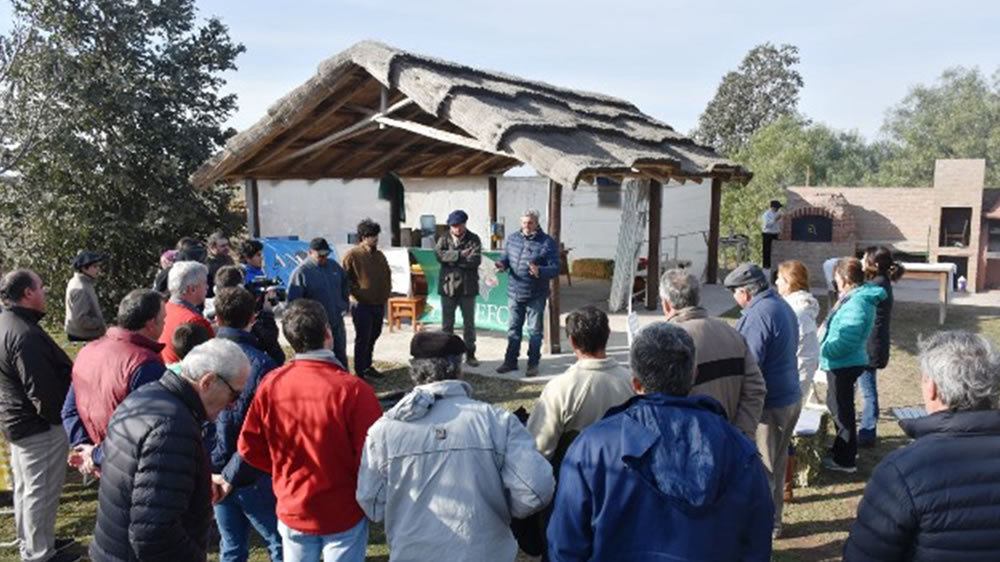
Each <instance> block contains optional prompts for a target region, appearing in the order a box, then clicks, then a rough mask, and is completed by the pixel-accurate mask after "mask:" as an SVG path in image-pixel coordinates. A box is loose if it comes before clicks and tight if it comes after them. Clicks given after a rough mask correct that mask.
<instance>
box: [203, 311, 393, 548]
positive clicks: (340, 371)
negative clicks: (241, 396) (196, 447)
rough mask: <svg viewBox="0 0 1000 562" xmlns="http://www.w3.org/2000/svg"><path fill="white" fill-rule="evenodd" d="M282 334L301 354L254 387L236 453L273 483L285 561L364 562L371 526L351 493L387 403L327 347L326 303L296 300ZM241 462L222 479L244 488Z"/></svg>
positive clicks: (235, 464)
mask: <svg viewBox="0 0 1000 562" xmlns="http://www.w3.org/2000/svg"><path fill="white" fill-rule="evenodd" d="M282 328H283V330H284V334H285V337H286V338H287V339H288V343H290V344H291V346H292V349H294V350H295V352H296V355H295V357H293V358H292V360H291V361H290V362H289V363H287V364H285V365H284V366H283V367H279V368H278V369H275V370H274V371H271V373H270V374H269V375H268V376H267V378H266V379H265V380H264V382H263V383H261V385H260V387H259V388H258V390H257V395H256V397H255V398H254V401H253V403H252V404H251V405H250V410H249V411H248V412H247V416H246V420H245V421H244V423H243V430H242V432H241V433H240V438H239V442H238V445H237V448H238V452H239V455H240V457H241V460H242V461H245V462H246V463H247V464H249V465H250V466H252V467H253V468H256V469H258V470H261V471H264V472H267V473H269V474H271V476H272V478H273V481H274V494H275V496H276V497H277V499H278V508H277V511H278V531H279V532H280V533H281V537H282V547H283V550H284V556H285V560H295V561H303V562H319V561H320V560H341V561H358V562H360V561H362V560H364V558H365V551H366V547H367V543H368V523H367V520H366V519H365V515H364V512H363V511H361V507H359V506H358V504H357V501H356V500H355V499H354V495H355V490H356V489H357V484H358V467H359V465H360V463H361V453H362V450H363V447H364V443H365V437H366V436H367V434H368V428H369V427H370V426H371V425H372V424H373V423H375V420H377V419H378V418H379V417H381V416H382V407H381V406H380V405H379V402H378V399H377V398H376V397H375V391H373V390H372V388H371V386H369V385H368V384H367V383H365V382H364V381H363V380H362V379H360V378H358V377H354V376H351V375H350V374H349V373H348V372H347V371H346V370H344V368H343V367H341V365H340V362H339V361H338V360H337V357H336V356H335V355H334V353H333V351H331V350H330V349H331V347H332V343H333V334H332V333H331V331H330V325H329V322H328V321H327V318H326V311H325V310H324V308H323V306H322V305H321V304H320V303H318V302H316V301H313V300H309V299H300V300H297V301H295V302H293V303H292V305H291V306H290V307H289V308H288V310H287V311H286V312H285V315H284V319H283V321H282ZM240 464H241V463H239V462H236V463H230V465H231V467H232V468H233V470H228V469H227V473H226V474H224V475H223V477H224V478H225V480H227V481H228V482H232V483H234V484H236V485H239V484H241V483H242V481H243V478H242V475H243V474H244V473H245V467H239V465H240Z"/></svg>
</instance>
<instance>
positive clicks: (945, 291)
mask: <svg viewBox="0 0 1000 562" xmlns="http://www.w3.org/2000/svg"><path fill="white" fill-rule="evenodd" d="M903 267H904V268H906V272H905V273H903V279H925V280H926V279H929V280H937V282H938V301H939V304H938V307H939V308H938V324H944V319H945V316H946V315H947V309H948V295H949V294H950V293H951V287H952V283H953V278H954V277H955V274H956V273H957V272H958V266H956V265H955V264H953V263H904V264H903Z"/></svg>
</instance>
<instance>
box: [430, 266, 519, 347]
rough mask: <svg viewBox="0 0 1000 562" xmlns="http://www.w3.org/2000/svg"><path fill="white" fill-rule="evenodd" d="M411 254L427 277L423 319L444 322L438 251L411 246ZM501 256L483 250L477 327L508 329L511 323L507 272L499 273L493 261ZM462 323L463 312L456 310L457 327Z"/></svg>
mask: <svg viewBox="0 0 1000 562" xmlns="http://www.w3.org/2000/svg"><path fill="white" fill-rule="evenodd" d="M410 253H411V254H413V257H414V258H416V260H417V263H419V264H420V267H421V268H423V270H424V275H425V276H426V277H427V302H426V305H425V306H424V314H423V316H421V317H420V321H421V322H422V323H424V324H439V325H440V324H441V297H440V295H438V277H439V276H440V275H441V263H440V262H438V260H437V256H436V255H435V254H434V250H425V249H420V248H410ZM498 259H500V252H483V263H482V264H480V265H479V295H478V296H477V297H476V328H477V329H483V330H498V331H501V332H506V331H507V324H508V322H510V308H509V307H508V306H507V278H508V277H509V276H508V275H507V274H506V273H497V268H496V266H495V265H494V264H493V262H495V261H496V260H498ZM461 325H462V312H461V311H460V310H458V311H455V326H456V327H458V326H461Z"/></svg>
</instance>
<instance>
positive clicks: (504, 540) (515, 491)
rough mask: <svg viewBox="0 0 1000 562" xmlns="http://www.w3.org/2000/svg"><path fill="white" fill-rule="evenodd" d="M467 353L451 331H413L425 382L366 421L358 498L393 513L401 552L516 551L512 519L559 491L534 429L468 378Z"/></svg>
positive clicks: (417, 377)
mask: <svg viewBox="0 0 1000 562" xmlns="http://www.w3.org/2000/svg"><path fill="white" fill-rule="evenodd" d="M465 352H466V348H465V344H463V343H462V340H461V338H459V337H458V336H456V335H453V334H448V333H445V332H419V333H417V334H416V335H415V336H413V339H412V340H411V342H410V354H411V355H412V356H413V359H412V361H411V362H410V377H411V378H412V379H413V382H414V383H415V384H416V385H417V386H416V387H415V388H414V389H413V390H412V391H411V392H410V393H409V394H407V395H406V396H404V397H403V398H402V400H400V401H399V403H397V404H396V405H395V406H394V407H393V408H392V409H390V410H389V411H387V412H386V413H385V415H384V416H382V417H381V418H380V419H379V420H378V421H376V422H375V423H374V424H373V425H372V426H371V428H369V429H368V437H367V438H366V439H365V446H364V452H363V453H362V456H361V467H360V469H359V471H358V488H357V494H356V498H357V500H358V505H360V506H361V509H362V510H364V512H365V514H366V515H367V516H368V518H369V519H371V520H372V521H382V520H385V535H386V539H388V543H389V550H390V551H391V554H390V556H391V557H392V558H393V559H394V560H395V559H397V558H398V559H404V558H405V559H406V560H434V559H442V558H443V559H447V560H514V558H515V557H516V556H517V542H516V541H515V540H514V535H513V534H512V533H511V530H510V519H511V518H512V517H516V518H523V517H527V516H528V515H531V514H532V513H534V512H536V511H538V510H540V509H542V508H543V507H545V505H546V504H548V503H549V501H550V500H551V499H552V494H553V492H554V489H555V479H554V477H553V474H552V467H551V465H549V463H548V461H546V460H545V458H544V457H542V455H541V454H540V453H539V452H538V450H537V449H535V441H534V439H532V437H531V434H529V433H528V430H527V429H525V428H524V426H523V425H522V424H521V422H520V421H518V419H517V418H516V417H515V416H514V415H513V414H511V413H510V412H508V411H506V410H504V409H503V408H500V407H497V406H494V405H492V404H488V403H486V402H481V401H479V400H475V399H473V398H472V387H471V386H469V383H467V382H465V381H463V380H461V378H462V354H464V353H465Z"/></svg>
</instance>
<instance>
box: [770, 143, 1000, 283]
mask: <svg viewBox="0 0 1000 562" xmlns="http://www.w3.org/2000/svg"><path fill="white" fill-rule="evenodd" d="M985 174H986V161H985V160H981V159H973V160H938V161H936V162H935V168H934V185H933V186H932V187H790V188H788V190H787V191H786V194H787V199H788V204H787V208H786V213H785V219H784V224H783V232H782V235H781V239H780V240H777V241H775V242H774V246H773V249H772V252H773V254H774V263H780V262H781V261H784V260H787V259H797V260H800V261H802V262H803V263H805V264H806V266H807V267H808V268H809V271H810V282H811V284H812V285H813V286H815V287H820V286H822V285H823V284H824V278H823V274H822V263H823V261H824V260H826V259H827V258H831V257H836V256H849V255H860V253H862V252H864V249H865V248H866V247H868V246H875V245H882V246H887V247H889V248H890V249H892V250H893V251H894V252H896V253H898V254H902V255H903V256H904V257H905V259H906V260H909V261H921V260H926V261H928V262H930V263H937V262H950V263H954V264H956V266H957V268H958V275H959V276H965V277H966V278H967V280H968V290H970V291H973V292H975V291H981V290H985V289H992V288H1000V189H986V188H984V178H985Z"/></svg>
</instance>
